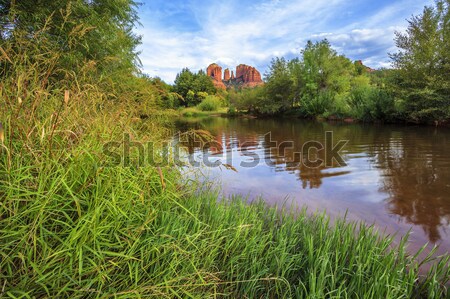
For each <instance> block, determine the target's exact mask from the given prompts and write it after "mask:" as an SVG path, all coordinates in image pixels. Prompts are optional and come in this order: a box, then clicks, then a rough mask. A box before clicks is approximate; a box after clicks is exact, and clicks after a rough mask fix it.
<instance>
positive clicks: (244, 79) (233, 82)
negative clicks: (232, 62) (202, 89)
mask: <svg viewBox="0 0 450 299" xmlns="http://www.w3.org/2000/svg"><path fill="white" fill-rule="evenodd" d="M206 74H207V75H208V76H210V77H211V78H212V79H213V82H214V86H215V87H216V88H219V89H226V88H227V87H231V86H242V87H256V86H259V85H263V84H264V82H263V81H262V79H261V74H260V72H259V71H258V70H257V69H256V68H254V67H252V66H249V65H245V64H240V65H238V66H237V67H236V73H235V72H233V71H231V73H230V70H229V69H225V71H224V76H223V77H222V67H221V66H220V65H218V64H216V63H213V64H210V65H209V66H208V68H207V69H206Z"/></svg>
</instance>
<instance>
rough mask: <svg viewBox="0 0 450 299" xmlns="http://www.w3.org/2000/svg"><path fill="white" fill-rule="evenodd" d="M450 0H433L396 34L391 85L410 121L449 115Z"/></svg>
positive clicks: (446, 117) (427, 120)
mask: <svg viewBox="0 0 450 299" xmlns="http://www.w3.org/2000/svg"><path fill="white" fill-rule="evenodd" d="M449 6H450V1H449V0H439V1H436V4H435V7H425V9H424V11H423V13H422V14H421V15H419V16H414V17H412V18H411V20H409V27H408V29H407V31H406V33H400V32H397V33H396V39H395V42H396V45H397V47H399V48H400V51H399V52H397V53H395V54H392V55H391V58H392V60H393V62H394V65H395V67H396V68H397V69H398V76H397V80H396V81H395V82H394V88H395V90H396V92H397V94H398V96H399V97H400V98H403V99H405V107H406V113H407V114H408V118H409V120H411V121H416V122H431V121H442V120H447V119H449V118H450V113H449V110H448V107H449V106H450V97H449V94H450V76H449V74H450V58H449V57H450V33H449V32H450V28H449V26H450V11H449Z"/></svg>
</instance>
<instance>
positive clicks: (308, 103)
mask: <svg viewBox="0 0 450 299" xmlns="http://www.w3.org/2000/svg"><path fill="white" fill-rule="evenodd" d="M334 98H335V96H334V94H333V93H331V92H320V93H319V94H318V95H317V96H315V97H309V96H304V97H303V98H302V100H301V111H302V113H303V114H304V115H305V116H307V117H315V116H319V115H323V114H325V113H326V112H328V111H330V110H331V108H332V107H333V102H334Z"/></svg>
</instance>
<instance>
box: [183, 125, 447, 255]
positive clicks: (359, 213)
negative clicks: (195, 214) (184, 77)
mask: <svg viewBox="0 0 450 299" xmlns="http://www.w3.org/2000/svg"><path fill="white" fill-rule="evenodd" d="M177 125H178V127H179V129H180V130H184V129H187V128H196V129H203V130H207V131H209V132H210V133H211V134H212V135H213V136H214V137H215V140H216V141H217V143H220V144H221V145H222V146H223V148H221V147H220V145H218V144H211V146H210V147H209V148H207V149H204V150H202V149H200V148H199V146H198V145H197V144H191V145H190V152H191V154H192V157H193V158H195V159H197V160H201V159H202V157H205V156H209V158H208V160H209V161H211V162H216V161H221V163H222V164H229V165H230V166H232V167H230V166H228V165H225V166H224V165H222V166H221V167H212V168H211V167H209V168H204V170H203V173H205V174H206V175H207V177H208V179H213V180H215V182H217V183H218V184H219V186H220V189H221V192H222V193H223V195H224V196H225V197H228V196H230V195H232V194H241V195H244V196H247V197H248V198H249V200H253V199H255V198H258V197H262V198H263V199H264V200H265V201H266V202H267V203H269V204H272V205H275V204H278V205H282V204H284V203H288V204H294V205H295V206H298V207H303V206H306V207H308V210H309V211H316V210H320V211H323V210H326V212H327V213H328V214H329V215H330V216H332V217H336V216H339V215H341V216H342V215H344V214H345V213H347V218H348V219H351V220H363V221H365V222H366V223H369V224H375V225H376V226H377V227H378V228H380V230H382V231H386V232H387V233H389V234H393V233H398V235H399V236H400V235H404V234H406V233H407V232H408V230H411V236H410V243H409V248H410V249H411V250H416V249H418V248H419V247H421V246H422V245H423V244H425V243H426V242H429V243H430V244H439V245H440V248H439V250H438V253H439V254H441V253H445V252H449V251H450V128H435V127H421V126H399V125H395V126H394V125H363V124H344V123H327V122H313V121H302V120H296V119H290V120H259V119H258V120H257V119H226V118H207V119H202V120H199V121H195V120H181V121H179V122H178V123H177ZM326 131H332V132H333V139H334V144H336V143H337V142H338V141H339V140H348V143H347V144H346V145H345V147H344V148H343V149H342V151H341V154H342V157H343V159H344V163H342V164H343V165H339V164H338V163H336V161H334V163H333V164H332V165H328V166H325V165H321V166H319V167H312V168H311V167H307V166H306V165H305V163H299V161H300V160H301V159H302V157H303V155H302V154H294V153H300V152H301V151H302V147H303V145H304V144H305V143H307V142H308V141H318V142H320V143H323V144H324V142H325V132H326ZM269 132H270V133H271V135H270V136H269V135H267V133H269ZM284 141H291V142H292V145H293V148H285V149H282V148H278V149H277V148H276V147H275V146H274V144H275V143H274V142H278V144H279V143H282V142H284ZM285 144H286V145H288V144H287V143H285ZM324 152H325V151H324V150H320V151H317V150H316V151H314V150H313V151H312V152H310V153H311V156H310V160H316V159H325V153H324ZM258 158H259V159H260V162H259V163H258V165H257V166H255V167H247V166H248V165H247V164H248V163H250V162H255V159H258ZM309 166H310V165H309Z"/></svg>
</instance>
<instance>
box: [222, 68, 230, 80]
mask: <svg viewBox="0 0 450 299" xmlns="http://www.w3.org/2000/svg"><path fill="white" fill-rule="evenodd" d="M223 80H224V81H229V80H230V69H225V72H224V74H223Z"/></svg>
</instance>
